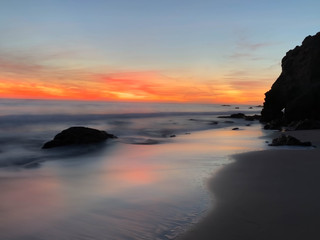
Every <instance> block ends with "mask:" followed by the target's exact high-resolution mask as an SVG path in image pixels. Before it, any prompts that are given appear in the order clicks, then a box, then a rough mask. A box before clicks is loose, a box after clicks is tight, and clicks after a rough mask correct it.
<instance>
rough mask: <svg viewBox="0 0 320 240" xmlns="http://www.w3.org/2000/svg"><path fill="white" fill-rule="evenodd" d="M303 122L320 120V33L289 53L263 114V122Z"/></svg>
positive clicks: (266, 101)
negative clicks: (305, 120)
mask: <svg viewBox="0 0 320 240" xmlns="http://www.w3.org/2000/svg"><path fill="white" fill-rule="evenodd" d="M283 109H284V111H282V110H283ZM304 119H314V120H320V32H319V33H317V34H316V35H315V36H308V37H306V38H305V39H304V41H303V42H302V45H301V46H297V47H295V48H294V49H293V50H290V51H289V52H287V54H286V56H285V57H284V58H283V59H282V72H281V75H280V76H279V78H278V79H277V80H276V81H275V82H274V84H273V85H272V87H271V89H270V90H269V91H268V92H266V93H265V102H264V105H263V109H262V112H261V121H262V122H270V121H279V120H280V121H281V122H282V123H284V124H286V123H290V122H292V121H297V120H304Z"/></svg>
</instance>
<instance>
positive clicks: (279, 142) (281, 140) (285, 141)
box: [269, 134, 311, 146]
mask: <svg viewBox="0 0 320 240" xmlns="http://www.w3.org/2000/svg"><path fill="white" fill-rule="evenodd" d="M283 145H288V146H311V142H301V141H300V140H298V139H297V138H295V137H292V136H290V135H285V134H282V135H281V136H280V137H278V138H275V139H273V140H272V143H271V144H269V146H283Z"/></svg>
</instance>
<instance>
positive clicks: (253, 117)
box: [244, 114, 261, 121]
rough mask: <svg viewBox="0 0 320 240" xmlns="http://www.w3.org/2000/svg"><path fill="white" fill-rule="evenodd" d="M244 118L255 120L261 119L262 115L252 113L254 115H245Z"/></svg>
mask: <svg viewBox="0 0 320 240" xmlns="http://www.w3.org/2000/svg"><path fill="white" fill-rule="evenodd" d="M244 119H245V120H247V121H254V120H260V119H261V115H257V114H255V115H252V116H244Z"/></svg>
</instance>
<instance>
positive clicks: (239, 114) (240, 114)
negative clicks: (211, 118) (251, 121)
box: [218, 113, 246, 118]
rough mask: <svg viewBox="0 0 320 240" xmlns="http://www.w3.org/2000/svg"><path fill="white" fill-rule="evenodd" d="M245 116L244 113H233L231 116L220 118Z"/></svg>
mask: <svg viewBox="0 0 320 240" xmlns="http://www.w3.org/2000/svg"><path fill="white" fill-rule="evenodd" d="M245 116H246V115H244V114H243V113H233V114H231V115H230V116H219V117H218V118H244V117H245Z"/></svg>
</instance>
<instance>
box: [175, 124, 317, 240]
mask: <svg viewBox="0 0 320 240" xmlns="http://www.w3.org/2000/svg"><path fill="white" fill-rule="evenodd" d="M288 134H290V135H292V136H295V137H297V138H299V139H300V140H302V141H312V143H313V145H315V146H317V148H313V149H312V148H309V149H306V148H294V149H292V148H291V149H289V148H276V147H275V148H274V149H271V150H264V151H256V152H249V153H244V154H239V155H235V156H234V158H235V160H236V161H235V162H234V163H232V164H230V165H228V166H226V167H225V168H223V169H222V170H221V171H220V172H218V173H217V174H216V175H215V176H214V177H213V178H212V179H211V180H210V182H209V188H210V190H211V191H212V193H213V196H214V197H213V198H214V208H213V210H212V211H211V213H210V214H209V215H208V216H207V217H206V218H205V219H203V220H202V221H201V222H200V223H199V224H198V225H196V226H195V227H194V228H193V229H191V230H190V231H188V232H187V233H186V234H185V235H184V236H181V238H179V239H183V240H188V239H199V240H202V239H203V240H205V239H214V240H233V239H237V240H242V239H243V240H244V239H245V240H250V239H252V240H253V239H254V240H270V239H272V240H277V239H279V240H280V239H281V240H284V239H290V240H292V239H320V230H319V229H320V228H319V227H320V221H319V219H320V191H319V183H320V150H319V147H320V131H319V130H312V131H296V132H288Z"/></svg>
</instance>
